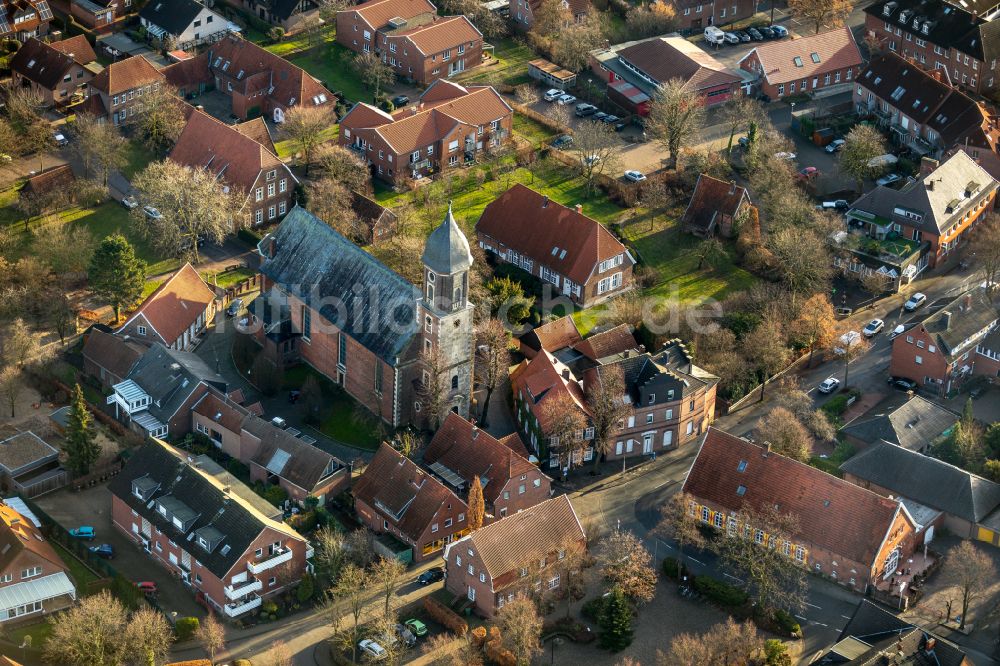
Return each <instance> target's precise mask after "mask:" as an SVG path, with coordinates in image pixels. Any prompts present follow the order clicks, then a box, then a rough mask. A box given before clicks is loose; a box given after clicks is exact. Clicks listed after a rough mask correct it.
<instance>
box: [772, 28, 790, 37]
mask: <svg viewBox="0 0 1000 666" xmlns="http://www.w3.org/2000/svg"><path fill="white" fill-rule="evenodd" d="M771 30H772V31H773V32H774V36H775V37H776V38H778V39H781V38H782V37H788V28H786V27H785V26H783V25H772V26H771Z"/></svg>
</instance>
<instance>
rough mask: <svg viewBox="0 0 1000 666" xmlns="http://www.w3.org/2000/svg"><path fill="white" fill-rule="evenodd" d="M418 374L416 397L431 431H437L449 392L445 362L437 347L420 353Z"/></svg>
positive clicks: (442, 417) (447, 402) (446, 407)
mask: <svg viewBox="0 0 1000 666" xmlns="http://www.w3.org/2000/svg"><path fill="white" fill-rule="evenodd" d="M420 373H421V374H420V384H419V386H418V387H417V397H418V398H419V399H420V403H421V406H422V407H423V409H424V411H425V412H426V414H427V417H426V418H427V422H428V424H429V425H430V427H431V429H433V430H437V429H438V428H439V427H441V421H443V420H444V417H445V415H446V414H447V412H448V408H449V405H450V402H449V400H448V393H449V392H450V391H451V384H450V382H449V379H448V365H447V361H446V360H445V357H444V355H443V354H442V353H441V351H440V350H439V349H438V348H437V347H434V349H431V350H426V349H425V350H422V351H421V352H420Z"/></svg>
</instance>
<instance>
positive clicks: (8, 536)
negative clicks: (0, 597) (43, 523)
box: [0, 502, 66, 575]
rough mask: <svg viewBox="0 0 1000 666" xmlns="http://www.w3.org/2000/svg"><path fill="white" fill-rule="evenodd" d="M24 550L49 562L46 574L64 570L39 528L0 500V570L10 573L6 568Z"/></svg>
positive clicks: (61, 562) (60, 560)
mask: <svg viewBox="0 0 1000 666" xmlns="http://www.w3.org/2000/svg"><path fill="white" fill-rule="evenodd" d="M24 551H29V552H32V553H34V554H35V555H36V556H38V557H40V558H42V559H44V560H46V561H48V562H50V563H51V564H52V566H51V567H46V571H45V573H46V575H49V574H54V573H57V572H59V571H65V570H66V565H65V564H64V563H63V561H62V559H61V558H60V557H59V554H58V553H56V551H55V549H54V548H53V547H52V545H51V544H50V543H49V542H48V541H46V539H45V537H44V536H43V535H42V532H41V530H39V529H38V528H36V527H35V524H34V523H33V522H31V521H30V520H28V519H27V518H25V517H24V516H22V515H21V514H20V513H18V512H17V511H16V510H15V509H13V508H12V507H10V506H8V505H7V504H4V503H2V502H0V572H3V573H12V572H11V571H8V568H9V567H10V566H11V565H12V564H13V563H14V561H15V560H16V559H17V557H18V555H20V554H21V553H23V552H24Z"/></svg>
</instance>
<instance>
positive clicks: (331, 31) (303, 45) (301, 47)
mask: <svg viewBox="0 0 1000 666" xmlns="http://www.w3.org/2000/svg"><path fill="white" fill-rule="evenodd" d="M336 38H337V26H336V25H333V24H330V25H327V26H324V28H323V37H322V39H323V41H324V42H327V43H329V42H332V41H333V40H335V39H336ZM264 48H265V49H267V50H268V51H270V52H271V53H273V54H275V55H279V56H281V57H283V58H285V57H287V56H288V55H290V54H292V53H298V52H299V51H305V50H307V49H310V48H315V47H314V46H313V43H310V41H309V38H308V37H307V36H306V35H305V34H304V33H299V34H296V35H292V36H291V37H287V38H285V39H282V40H281V41H280V42H278V43H277V44H269V45H267V46H265V47H264ZM300 67H301V65H300ZM313 76H316V75H315V74H314V75H313Z"/></svg>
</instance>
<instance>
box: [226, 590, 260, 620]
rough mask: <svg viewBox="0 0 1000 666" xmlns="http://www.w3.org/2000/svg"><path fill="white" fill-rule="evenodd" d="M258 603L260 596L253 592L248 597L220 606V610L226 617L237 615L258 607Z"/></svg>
mask: <svg viewBox="0 0 1000 666" xmlns="http://www.w3.org/2000/svg"><path fill="white" fill-rule="evenodd" d="M260 603H261V601H260V597H259V596H257V595H256V594H255V595H253V597H251V598H250V599H246V600H244V601H236V602H233V603H231V604H226V605H225V606H223V607H222V610H223V612H225V614H226V616H227V617H239V616H240V615H243V614H244V613H249V612H250V611H252V610H253V609H255V608H260Z"/></svg>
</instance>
